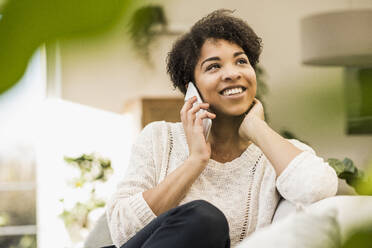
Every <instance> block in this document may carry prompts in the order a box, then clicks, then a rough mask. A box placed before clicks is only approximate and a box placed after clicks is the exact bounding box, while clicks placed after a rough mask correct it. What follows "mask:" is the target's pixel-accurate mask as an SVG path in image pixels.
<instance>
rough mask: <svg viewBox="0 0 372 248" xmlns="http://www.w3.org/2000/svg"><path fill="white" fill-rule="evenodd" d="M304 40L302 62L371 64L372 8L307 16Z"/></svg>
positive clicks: (303, 27)
mask: <svg viewBox="0 0 372 248" xmlns="http://www.w3.org/2000/svg"><path fill="white" fill-rule="evenodd" d="M301 43H302V47H301V49H302V63H303V64H308V65H329V66H358V67H368V66H372V9H362V10H349V11H342V12H330V13H323V14H317V15H312V16H308V17H305V18H303V19H302V20H301Z"/></svg>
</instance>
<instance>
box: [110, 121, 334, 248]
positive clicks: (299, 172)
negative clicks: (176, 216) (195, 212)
mask: <svg viewBox="0 0 372 248" xmlns="http://www.w3.org/2000/svg"><path fill="white" fill-rule="evenodd" d="M290 142H291V143H293V144H294V145H295V146H297V147H298V148H299V149H301V150H303V151H304V152H302V153H301V154H299V155H298V156H296V157H295V158H294V159H293V160H292V161H291V162H290V164H289V165H288V166H287V168H286V169H285V170H284V171H283V172H282V174H281V175H280V176H279V177H276V174H275V170H274V168H273V166H272V165H271V163H270V162H269V160H268V159H267V158H266V157H265V155H263V153H262V151H261V150H260V148H258V147H257V146H256V145H254V144H251V145H250V146H249V147H248V148H247V149H246V151H244V152H243V153H242V155H241V156H240V157H238V158H236V159H234V160H233V161H231V162H227V163H219V162H217V161H215V160H213V159H210V160H209V163H208V165H207V167H206V168H205V169H204V171H203V172H202V173H201V174H200V176H199V177H198V179H197V180H196V181H195V182H194V184H193V185H192V187H191V188H190V190H189V192H188V193H187V195H186V197H185V198H184V199H183V200H182V201H181V202H180V205H181V204H184V203H187V202H190V201H193V200H197V199H203V200H206V201H208V202H210V203H212V204H213V205H215V206H216V207H218V208H219V209H220V210H221V211H222V212H223V213H224V214H225V216H226V218H227V220H228V223H229V228H230V238H231V247H234V246H236V245H237V244H238V243H239V242H240V240H242V239H243V238H244V237H246V236H248V235H249V234H251V233H252V232H254V231H255V230H257V229H258V228H262V227H264V226H266V225H268V224H270V223H271V220H272V217H273V215H274V212H275V209H276V207H277V204H278V202H279V200H280V198H281V197H283V198H284V199H286V200H288V201H290V202H292V203H295V204H309V203H312V202H315V201H319V200H321V199H323V198H326V197H329V196H333V195H335V194H336V191H337V184H338V180H337V175H336V173H335V171H334V170H333V169H332V168H331V167H330V166H329V165H328V164H327V163H326V162H324V161H323V159H322V158H320V157H317V156H316V155H315V152H314V150H313V149H311V148H310V147H309V146H307V145H305V144H303V143H301V142H299V141H297V140H290ZM187 157H188V146H187V143H186V137H185V133H184V130H183V127H182V123H167V122H164V121H163V122H153V123H151V124H149V125H147V126H146V127H145V128H144V130H143V131H142V132H141V133H140V135H139V137H138V139H137V141H136V142H135V144H134V145H133V148H132V154H131V159H130V163H129V167H128V169H127V171H126V174H125V177H124V178H123V180H122V182H121V183H119V185H118V188H117V191H116V193H115V194H114V195H113V197H112V199H111V200H110V201H109V203H108V204H107V211H106V214H107V219H108V225H109V229H110V233H111V237H112V240H113V242H114V244H115V245H116V246H117V247H120V246H121V245H123V244H124V243H125V242H127V241H128V240H129V239H130V238H131V237H133V236H134V235H135V234H136V233H137V232H138V231H139V230H141V229H142V228H143V227H144V226H146V225H147V224H148V223H149V222H151V221H152V220H153V219H154V218H156V215H155V214H154V213H153V212H152V210H151V208H150V207H149V206H148V204H147V203H146V201H145V200H144V198H143V196H142V192H144V191H146V190H148V189H151V188H153V187H155V186H156V185H157V184H159V182H161V181H162V180H163V179H164V178H165V176H166V175H168V174H169V173H171V172H172V171H173V170H175V169H176V168H177V167H178V166H180V165H182V163H183V162H184V161H185V160H186V159H187Z"/></svg>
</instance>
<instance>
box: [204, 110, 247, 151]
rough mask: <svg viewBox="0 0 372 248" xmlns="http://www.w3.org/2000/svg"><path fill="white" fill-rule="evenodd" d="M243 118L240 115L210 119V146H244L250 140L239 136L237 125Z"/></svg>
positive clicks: (238, 125)
mask: <svg viewBox="0 0 372 248" xmlns="http://www.w3.org/2000/svg"><path fill="white" fill-rule="evenodd" d="M243 119H244V115H241V116H222V115H221V114H219V117H217V118H215V119H214V120H213V121H212V129H211V132H210V136H209V138H208V140H209V141H210V143H211V145H212V147H215V146H219V147H234V148H236V147H242V148H246V147H247V146H248V145H249V144H251V142H250V141H247V140H243V139H242V138H241V137H240V136H239V127H240V125H241V123H242V121H243Z"/></svg>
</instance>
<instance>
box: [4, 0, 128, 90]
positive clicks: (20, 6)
mask: <svg viewBox="0 0 372 248" xmlns="http://www.w3.org/2000/svg"><path fill="white" fill-rule="evenodd" d="M133 2H134V1H133V0H79V1H76V0H8V1H7V2H6V4H5V6H4V8H3V11H2V18H1V19H0V75H1V77H0V94H1V93H3V92H4V91H6V90H7V89H9V88H10V87H12V86H13V85H14V84H15V83H16V82H18V81H19V79H20V78H21V77H22V76H23V74H24V72H25V69H26V67H27V63H28V61H29V59H30V58H31V56H32V54H33V53H34V51H35V50H36V49H37V48H38V47H39V46H40V45H41V44H43V43H45V42H47V41H54V40H56V39H60V38H76V37H86V36H92V35H98V34H101V33H102V32H104V31H107V30H108V29H109V28H111V27H112V26H113V25H114V24H115V23H117V21H118V20H119V19H120V18H121V17H122V16H123V15H125V14H129V13H128V12H129V10H128V9H129V7H130V5H131V4H132V3H133Z"/></svg>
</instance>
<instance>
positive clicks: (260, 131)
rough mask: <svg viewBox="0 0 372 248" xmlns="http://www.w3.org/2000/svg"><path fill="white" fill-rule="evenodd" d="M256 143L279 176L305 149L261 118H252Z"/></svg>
mask: <svg viewBox="0 0 372 248" xmlns="http://www.w3.org/2000/svg"><path fill="white" fill-rule="evenodd" d="M252 121H253V123H251V125H252V126H253V127H254V130H255V132H254V136H253V138H252V142H253V143H255V144H256V145H257V146H258V147H259V148H260V149H261V150H262V152H263V153H264V154H265V156H266V157H267V158H268V159H269V161H270V162H271V164H272V165H273V167H274V169H275V172H276V175H277V177H279V176H280V175H281V174H282V172H283V171H284V170H285V169H286V168H287V166H288V165H289V163H290V162H291V161H292V160H293V159H294V158H295V157H296V156H298V155H299V154H300V153H302V152H303V151H302V150H300V149H299V148H297V147H296V146H294V145H293V144H292V143H290V142H289V141H288V140H287V139H285V138H283V137H282V136H280V135H279V134H278V133H277V132H275V131H274V130H273V129H271V127H269V125H267V123H266V122H265V121H263V120H261V119H254V120H252Z"/></svg>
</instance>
